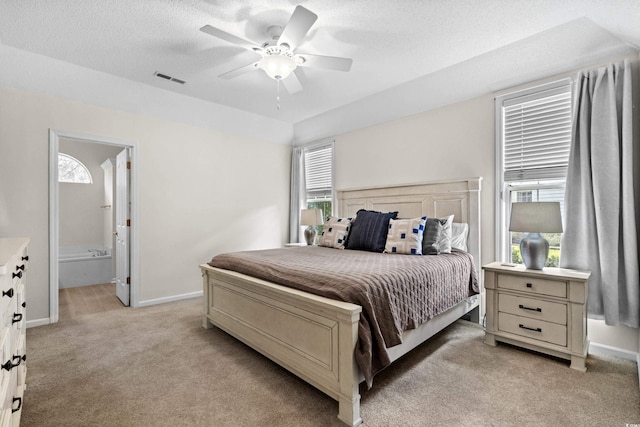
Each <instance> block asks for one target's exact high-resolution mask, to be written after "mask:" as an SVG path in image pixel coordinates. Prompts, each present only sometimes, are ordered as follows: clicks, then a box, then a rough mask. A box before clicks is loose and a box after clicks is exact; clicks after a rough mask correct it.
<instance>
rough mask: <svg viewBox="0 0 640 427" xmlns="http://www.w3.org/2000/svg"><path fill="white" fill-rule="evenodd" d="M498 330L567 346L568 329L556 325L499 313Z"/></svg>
mask: <svg viewBox="0 0 640 427" xmlns="http://www.w3.org/2000/svg"><path fill="white" fill-rule="evenodd" d="M498 330H500V331H504V332H510V333H512V334H516V335H520V336H523V337H529V338H533V339H535V340H539V341H545V342H549V343H551V344H556V345H560V346H563V347H566V346H567V327H566V326H564V325H558V324H556V323H550V322H544V321H542V320H538V319H530V318H527V317H522V316H515V315H513V314H508V313H498Z"/></svg>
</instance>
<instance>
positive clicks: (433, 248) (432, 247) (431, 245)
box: [422, 215, 453, 255]
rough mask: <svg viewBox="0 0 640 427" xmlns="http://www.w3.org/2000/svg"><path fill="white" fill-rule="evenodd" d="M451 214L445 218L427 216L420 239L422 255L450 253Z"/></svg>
mask: <svg viewBox="0 0 640 427" xmlns="http://www.w3.org/2000/svg"><path fill="white" fill-rule="evenodd" d="M452 223H453V215H449V216H448V217H445V218H429V219H427V224H426V225H425V231H424V238H423V239H422V253H423V254H424V255H440V254H441V253H442V254H449V253H451V224H452Z"/></svg>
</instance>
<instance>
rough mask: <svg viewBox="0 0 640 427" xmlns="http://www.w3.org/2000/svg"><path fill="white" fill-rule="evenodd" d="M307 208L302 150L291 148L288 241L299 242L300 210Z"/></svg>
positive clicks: (300, 235)
mask: <svg viewBox="0 0 640 427" xmlns="http://www.w3.org/2000/svg"><path fill="white" fill-rule="evenodd" d="M306 207H307V204H306V185H305V172H304V148H303V147H293V151H292V153H291V202H290V210H289V241H290V242H293V243H298V242H301V238H302V233H301V232H300V210H301V209H304V208H306Z"/></svg>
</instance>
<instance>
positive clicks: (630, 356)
mask: <svg viewBox="0 0 640 427" xmlns="http://www.w3.org/2000/svg"><path fill="white" fill-rule="evenodd" d="M589 353H591V354H596V355H597V354H600V355H603V356H614V357H619V358H621V359H626V360H631V361H632V362H636V366H637V369H638V388H640V353H638V352H635V351H629V350H625V349H622V348H618V347H613V346H610V345H606V344H598V343H594V342H592V343H590V344H589Z"/></svg>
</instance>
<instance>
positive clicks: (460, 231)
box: [451, 222, 469, 252]
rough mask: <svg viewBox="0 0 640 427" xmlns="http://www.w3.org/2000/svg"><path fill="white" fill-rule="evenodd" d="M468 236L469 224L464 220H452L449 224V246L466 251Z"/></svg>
mask: <svg viewBox="0 0 640 427" xmlns="http://www.w3.org/2000/svg"><path fill="white" fill-rule="evenodd" d="M468 236H469V224H467V223H466V222H464V223H463V222H454V223H452V224H451V247H452V248H456V249H460V250H462V251H465V252H468V249H467V237H468Z"/></svg>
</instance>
